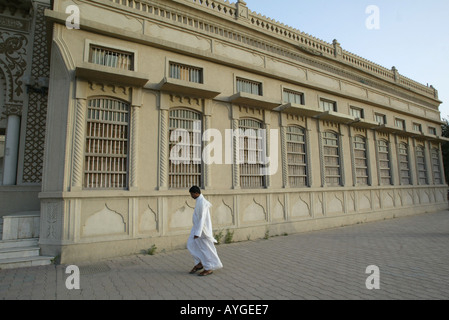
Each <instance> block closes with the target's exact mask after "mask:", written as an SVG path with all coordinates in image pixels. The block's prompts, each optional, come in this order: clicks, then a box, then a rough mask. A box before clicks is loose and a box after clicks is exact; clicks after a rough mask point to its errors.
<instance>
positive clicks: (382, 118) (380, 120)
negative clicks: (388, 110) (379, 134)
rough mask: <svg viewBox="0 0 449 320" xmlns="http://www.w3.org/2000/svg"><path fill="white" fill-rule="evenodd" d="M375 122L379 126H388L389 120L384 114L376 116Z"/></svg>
mask: <svg viewBox="0 0 449 320" xmlns="http://www.w3.org/2000/svg"><path fill="white" fill-rule="evenodd" d="M374 121H375V122H377V123H378V124H387V118H386V116H385V115H384V114H380V113H376V114H374Z"/></svg>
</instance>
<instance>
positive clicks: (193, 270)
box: [190, 266, 203, 274]
mask: <svg viewBox="0 0 449 320" xmlns="http://www.w3.org/2000/svg"><path fill="white" fill-rule="evenodd" d="M202 269H203V266H201V267H199V266H194V267H193V269H192V271H190V274H194V273H196V272H197V271H200V270H202Z"/></svg>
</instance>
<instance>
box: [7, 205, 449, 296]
mask: <svg viewBox="0 0 449 320" xmlns="http://www.w3.org/2000/svg"><path fill="white" fill-rule="evenodd" d="M217 250H218V253H219V255H220V258H221V260H222V262H223V264H224V266H225V268H224V269H222V270H219V271H216V272H215V273H214V274H213V275H211V276H209V277H198V276H196V275H189V274H188V271H189V270H190V269H191V267H192V264H193V260H192V258H191V256H190V254H189V252H188V251H187V250H179V251H175V252H170V253H157V254H156V255H153V256H150V255H137V256H130V257H124V258H117V259H111V260H107V261H103V262H99V263H94V264H90V265H87V264H85V265H79V268H80V273H81V275H80V289H79V290H76V289H74V290H68V289H67V288H66V279H67V277H68V276H69V274H66V273H65V271H66V267H67V266H64V265H57V266H55V265H50V266H43V267H34V268H21V269H14V270H0V299H7V300H10V299H27V300H28V299H51V300H55V299H56V300H61V299H64V300H66V299H69V300H72V299H88V300H94V299H95V300H98V299H107V300H109V299H150V300H203V299H207V300H233V299H237V300H260V299H263V300H265V299H270V300H271V299H280V300H292V299H295V300H296V299H313V300H316V299H326V300H327V299H357V300H358V299H394V300H396V299H444V300H446V299H449V211H441V212H437V213H433V214H423V215H418V216H413V217H407V218H400V219H395V220H387V221H381V222H374V223H368V224H359V225H355V226H349V227H344V228H338V229H332V230H324V231H318V232H311V233H303V234H297V235H288V236H279V237H273V238H270V239H268V240H258V241H248V242H241V243H233V244H227V245H226V244H223V245H219V246H217ZM371 265H375V266H377V267H378V268H379V278H378V280H379V285H380V289H373V290H368V289H367V286H366V282H368V284H371V285H376V279H377V278H375V276H376V273H375V272H374V273H373V272H370V273H366V269H367V267H368V266H371ZM368 277H370V279H369V281H367V278H368Z"/></svg>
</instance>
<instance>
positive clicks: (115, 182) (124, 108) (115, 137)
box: [84, 98, 129, 189]
mask: <svg viewBox="0 0 449 320" xmlns="http://www.w3.org/2000/svg"><path fill="white" fill-rule="evenodd" d="M128 145H129V104H127V103H125V102H123V101H120V100H116V99H107V98H95V99H89V101H88V109H87V132H86V149H85V164H84V187H85V188H87V189H126V188H128Z"/></svg>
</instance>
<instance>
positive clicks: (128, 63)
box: [89, 45, 134, 71]
mask: <svg viewBox="0 0 449 320" xmlns="http://www.w3.org/2000/svg"><path fill="white" fill-rule="evenodd" d="M89 62H91V63H95V64H98V65H102V66H106V67H111V68H116V69H122V70H131V71H133V70H134V54H133V53H130V52H125V51H120V50H115V49H110V48H106V47H101V46H96V45H91V46H90V53H89Z"/></svg>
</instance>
